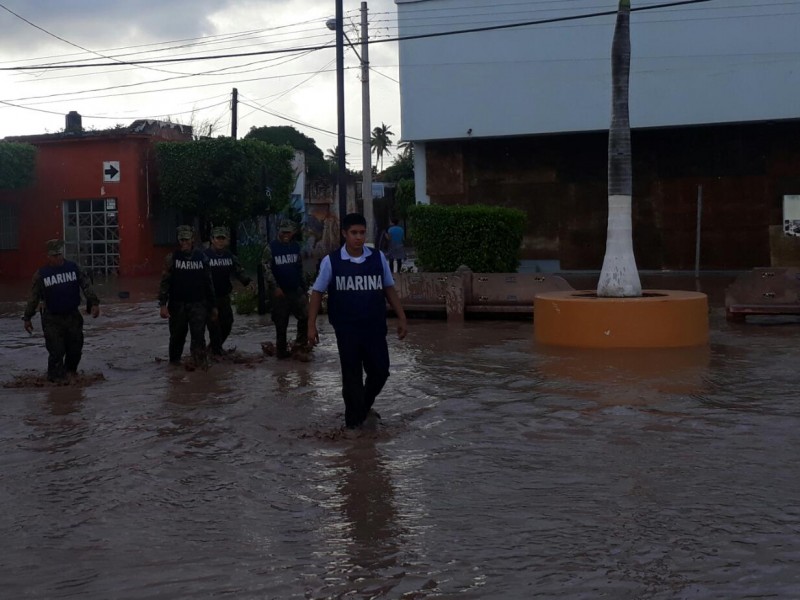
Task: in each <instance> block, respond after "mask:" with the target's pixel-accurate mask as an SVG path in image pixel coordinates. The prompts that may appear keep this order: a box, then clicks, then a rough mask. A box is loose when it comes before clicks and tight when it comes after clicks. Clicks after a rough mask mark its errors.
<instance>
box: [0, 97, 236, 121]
mask: <svg viewBox="0 0 800 600" xmlns="http://www.w3.org/2000/svg"><path fill="white" fill-rule="evenodd" d="M0 104H4V105H6V106H11V107H13V108H21V109H22V110H32V111H34V112H40V113H46V114H48V115H59V116H62V117H63V116H64V113H63V112H58V111H55V110H47V109H44V108H34V107H32V106H25V105H23V104H15V103H13V102H6V101H5V100H0ZM223 104H228V100H224V101H222V102H217V103H216V104H212V105H211V106H204V107H203V108H193V109H192V110H185V111H183V112H179V113H172V114H173V115H174V116H177V115H186V114H191V113H193V112H199V111H202V110H209V109H211V108H216V107H217V106H222V105H223ZM81 116H82V117H83V118H84V119H108V120H111V121H125V120H130V119H133V120H134V121H136V120H141V119H154V118H156V117H154V116H152V115H151V116H149V117H119V116H117V117H109V116H103V115H81Z"/></svg>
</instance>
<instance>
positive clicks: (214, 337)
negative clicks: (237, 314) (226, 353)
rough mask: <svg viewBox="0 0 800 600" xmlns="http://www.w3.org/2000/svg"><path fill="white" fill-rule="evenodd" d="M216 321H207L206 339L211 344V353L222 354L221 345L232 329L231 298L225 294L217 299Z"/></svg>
mask: <svg viewBox="0 0 800 600" xmlns="http://www.w3.org/2000/svg"><path fill="white" fill-rule="evenodd" d="M216 306H217V313H218V315H217V320H216V321H212V320H211V319H208V323H207V325H208V339H209V342H210V344H211V352H212V353H214V354H222V344H224V343H225V340H227V339H228V336H229V335H230V334H231V329H232V328H233V309H232V308H231V297H230V295H228V294H226V295H224V296H218V297H217V304H216Z"/></svg>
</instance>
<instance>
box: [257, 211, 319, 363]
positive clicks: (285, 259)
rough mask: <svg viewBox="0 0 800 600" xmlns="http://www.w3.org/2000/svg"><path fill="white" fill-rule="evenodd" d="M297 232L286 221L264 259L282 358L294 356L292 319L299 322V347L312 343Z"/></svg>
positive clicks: (277, 346) (265, 252) (265, 253)
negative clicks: (289, 345)
mask: <svg viewBox="0 0 800 600" xmlns="http://www.w3.org/2000/svg"><path fill="white" fill-rule="evenodd" d="M295 230H296V228H295V225H294V223H292V222H291V221H283V222H282V223H281V225H280V228H279V229H278V239H277V240H273V241H272V242H270V243H269V244H268V245H267V246H266V247H265V248H264V254H263V256H262V262H263V263H264V275H265V279H266V284H267V288H268V289H269V292H270V294H271V296H272V321H273V322H274V323H275V335H276V343H275V345H276V348H275V350H276V355H277V357H278V358H288V357H289V356H290V353H289V350H288V348H287V339H286V337H287V335H286V330H287V329H288V327H289V316H290V315H291V316H294V317H295V318H296V319H297V337H296V341H295V346H296V347H305V346H306V343H307V340H308V335H307V331H308V296H307V295H306V282H305V278H304V277H303V260H302V256H301V254H300V244H298V243H297V242H295V241H293V238H294V233H295Z"/></svg>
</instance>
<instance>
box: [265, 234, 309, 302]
mask: <svg viewBox="0 0 800 600" xmlns="http://www.w3.org/2000/svg"><path fill="white" fill-rule="evenodd" d="M269 249H270V251H271V252H272V274H273V275H274V276H275V281H277V282H278V285H279V286H280V288H281V289H282V290H283V291H284V292H295V291H297V290H298V289H300V288H301V287H302V286H303V262H302V257H301V256H300V244H298V243H297V242H289V243H288V244H282V243H281V242H280V241H279V240H273V241H271V242H270V243H269Z"/></svg>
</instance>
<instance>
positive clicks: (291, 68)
mask: <svg viewBox="0 0 800 600" xmlns="http://www.w3.org/2000/svg"><path fill="white" fill-rule="evenodd" d="M368 5H369V14H370V19H369V20H370V39H371V40H373V41H377V40H380V39H382V38H383V39H386V38H388V37H393V36H395V35H396V34H397V27H396V25H397V23H396V9H395V5H394V2H393V0H369V2H368ZM3 7H4V8H3ZM359 7H360V1H359V0H345V1H344V13H345V28H346V32H347V33H348V36H349V38H350V39H351V40H352V41H353V42H356V43H357V42H358V40H359V23H360V16H359ZM8 11H13V12H14V13H16V15H17V16H15V15H14V14H11V12H8ZM334 12H335V4H334V0H267V1H265V0H134V1H126V2H122V1H120V0H70V1H69V2H66V1H64V0H0V68H7V67H17V66H25V67H27V66H34V65H53V64H54V63H64V64H70V65H75V64H86V63H87V62H88V63H93V62H101V63H109V62H115V60H116V61H132V60H153V59H158V58H168V57H170V58H172V57H189V56H192V57H207V56H212V55H216V54H231V53H245V52H259V51H265V50H291V49H292V48H299V47H309V46H317V45H324V44H329V43H331V44H332V43H333V41H334V33H333V32H332V31H329V30H328V29H327V28H326V27H325V21H326V20H327V19H329V18H332V17H333V16H334ZM59 38H61V39H59ZM101 55H102V56H101ZM104 57H105V58H104ZM108 57H111V58H108ZM370 64H371V66H372V69H373V70H372V72H371V76H370V93H371V97H372V101H371V108H372V119H371V120H372V126H373V127H374V126H376V125H380V124H381V123H382V122H383V123H386V124H387V125H389V126H390V128H391V130H392V131H393V132H394V133H395V134H396V135H395V142H397V141H398V140H399V139H400V136H401V130H400V107H399V104H400V103H399V84H398V82H397V79H398V69H397V43H396V42H388V43H375V44H373V45H371V46H370ZM345 68H346V69H347V70H346V72H345V82H346V89H345V93H346V107H347V110H346V132H347V135H348V141H347V152H348V162H349V164H350V167H351V168H353V169H360V168H361V149H360V142H359V140H360V137H361V82H360V79H359V60H358V58H357V56H356V55H355V54H354V53H353V51H352V50H348V51H347V52H346V54H345ZM233 87H236V88H237V89H238V91H239V97H240V101H241V104H240V105H239V121H238V123H239V125H238V127H239V136H240V137H243V136H244V135H245V134H246V133H247V131H248V130H249V129H250V127H251V126H257V127H258V126H262V125H294V126H295V127H296V128H297V129H299V130H300V131H302V132H303V133H305V134H306V135H309V136H311V137H313V138H314V139H315V140H316V141H317V145H318V146H319V147H320V148H322V150H323V151H325V150H327V149H328V148H333V147H335V145H336V134H335V133H336V74H335V51H334V49H333V48H329V49H322V50H316V51H305V52H285V53H284V52H281V53H276V54H265V55H261V56H249V57H239V58H231V59H218V60H198V61H192V62H179V63H164V64H149V65H146V66H145V65H142V66H130V65H119V66H105V67H89V68H59V69H48V70H44V69H26V70H23V71H0V138H3V137H5V136H10V135H28V134H37V133H46V132H56V131H59V130H61V129H63V127H64V115H66V113H68V112H69V111H72V110H75V111H78V112H79V113H81V115H83V125H84V127H85V128H96V129H103V128H107V127H113V126H114V125H116V124H118V123H120V124H124V125H127V124H129V123H130V122H131V121H133V120H135V119H138V118H161V119H163V118H167V117H169V118H171V119H172V120H174V121H177V122H185V123H189V122H190V121H192V120H194V122H195V123H209V122H211V123H215V124H216V134H223V133H224V134H226V135H229V134H230V130H231V111H230V96H231V89H232V88H233ZM12 105H15V106H12ZM265 111H268V112H265ZM269 113H272V114H269ZM292 121H295V122H292ZM314 128H318V129H314ZM321 130H325V131H321Z"/></svg>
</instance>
